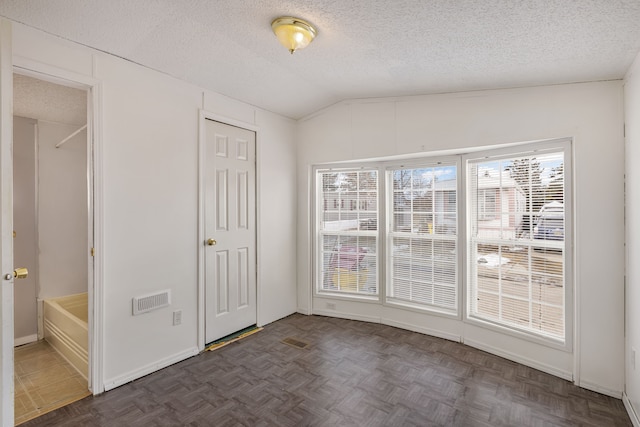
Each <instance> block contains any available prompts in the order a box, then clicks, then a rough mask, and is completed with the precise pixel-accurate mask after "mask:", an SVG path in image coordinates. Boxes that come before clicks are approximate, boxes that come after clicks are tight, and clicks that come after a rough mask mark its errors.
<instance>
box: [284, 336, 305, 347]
mask: <svg viewBox="0 0 640 427" xmlns="http://www.w3.org/2000/svg"><path fill="white" fill-rule="evenodd" d="M282 343H284V344H287V345H290V346H291V347H295V348H301V349H302V348H307V347H308V346H309V343H308V342H304V341H300V340H299V339H296V338H292V337H288V338H285V339H283V340H282Z"/></svg>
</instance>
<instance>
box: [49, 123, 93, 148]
mask: <svg viewBox="0 0 640 427" xmlns="http://www.w3.org/2000/svg"><path fill="white" fill-rule="evenodd" d="M86 128H87V125H84V126H82V127H81V128H80V129H78V130H77V131H75V132H74V133H72V134H71V135H69V136H68V137H66V138H65V139H63V140H62V141H60V142H58V143H57V144H56V148H60V146H62V144H64V143H65V142H67V141H69V140H70V139H71V138H73V137H74V136H76V135H77V134H79V133H80V132H82V131H83V130H85V129H86Z"/></svg>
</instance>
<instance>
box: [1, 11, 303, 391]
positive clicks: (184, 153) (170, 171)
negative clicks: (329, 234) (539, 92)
mask: <svg viewBox="0 0 640 427" xmlns="http://www.w3.org/2000/svg"><path fill="white" fill-rule="evenodd" d="M13 28H14V58H15V60H17V61H21V60H22V61H23V63H29V64H35V66H41V65H42V64H44V65H42V66H43V67H44V68H48V67H54V70H67V71H68V72H69V73H71V74H73V73H75V74H77V75H79V76H88V77H92V78H94V79H96V80H97V81H99V82H100V83H101V86H102V94H103V101H102V105H101V108H102V117H103V122H102V153H103V159H102V168H103V176H102V178H103V186H104V195H103V196H104V198H103V206H104V211H103V213H102V215H103V216H102V218H103V221H104V222H103V227H104V247H103V248H102V250H103V254H102V257H103V259H104V301H103V302H102V307H103V310H104V320H105V336H104V343H103V349H104V369H103V373H104V382H105V384H106V386H107V388H110V387H113V386H117V385H118V384H122V383H123V382H126V381H128V380H131V379H134V378H137V377H139V376H141V375H144V374H146V373H148V372H152V371H154V370H157V369H159V368H161V367H162V366H165V365H166V364H168V363H171V362H174V361H177V360H179V359H181V358H184V357H188V356H189V355H191V354H194V353H195V352H197V345H198V342H197V337H198V333H197V332H198V330H197V326H198V313H197V308H198V300H197V290H198V248H199V243H200V242H199V240H198V228H197V225H198V126H199V124H198V117H199V114H198V112H199V109H200V108H203V107H204V108H206V109H207V110H209V111H212V112H214V113H217V114H219V115H222V116H225V117H229V118H231V119H234V120H242V121H245V122H247V123H249V124H253V125H255V126H258V127H259V129H258V132H257V137H258V176H257V180H258V191H259V194H258V197H259V200H260V201H261V203H260V205H259V206H258V222H259V224H260V227H261V229H260V232H259V233H260V234H259V236H258V237H259V252H258V257H259V262H260V270H259V273H258V286H259V289H258V294H259V301H258V304H259V307H258V313H259V322H260V323H262V324H266V323H269V322H272V321H274V320H277V319H278V318H280V317H283V316H286V315H288V314H291V313H293V312H295V310H296V305H295V292H296V285H295V225H294V224H295V208H296V204H295V198H296V194H295V182H294V181H295V180H294V178H295V154H294V153H295V150H296V148H295V145H294V134H293V131H294V129H295V122H293V121H291V120H288V119H285V118H282V117H279V116H276V115H273V114H270V113H267V112H264V111H262V110H260V109H257V108H254V107H252V106H249V105H246V104H243V103H241V102H238V101H235V100H231V99H229V98H225V97H223V96H221V95H218V94H215V93H211V92H206V91H204V90H202V89H200V88H197V87H194V86H192V85H189V84H187V83H184V82H181V81H179V80H177V79H174V78H171V77H168V76H166V75H163V74H160V73H158V72H155V71H152V70H149V69H146V68H144V67H141V66H138V65H136V64H132V63H129V62H127V61H124V60H121V59H119V58H116V57H113V56H109V55H105V54H103V53H101V52H96V51H93V50H90V49H87V48H85V47H82V46H79V45H75V44H72V43H68V42H65V41H63V40H61V39H58V38H55V37H51V36H48V35H46V34H44V33H41V32H39V31H36V30H33V29H30V28H28V27H25V26H23V25H20V24H16V23H14V25H13ZM32 61H36V62H32ZM212 72H215V70H212ZM203 99H204V101H203ZM272 200H277V201H278V203H273V202H271V201H272ZM274 248H277V250H274ZM98 250H100V248H98ZM276 269H277V271H276ZM164 289H170V290H171V291H172V305H171V306H170V307H168V308H164V309H160V310H156V311H154V312H151V313H147V314H144V315H140V316H135V317H134V316H132V314H131V298H132V297H134V296H137V295H142V294H145V293H148V292H155V291H159V290H164ZM176 309H181V310H182V311H183V315H182V325H180V326H172V323H171V321H172V315H171V312H172V311H173V310H176Z"/></svg>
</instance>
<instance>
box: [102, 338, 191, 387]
mask: <svg viewBox="0 0 640 427" xmlns="http://www.w3.org/2000/svg"><path fill="white" fill-rule="evenodd" d="M198 353H200V351H198V347H196V346H194V347H191V348H189V349H187V350H185V351H182V352H180V353H176V354H174V355H173V356H169V357H165V358H164V359H160V360H158V361H156V362H154V363H150V364H148V365H145V366H143V367H141V368H139V369H134V370H133V371H129V372H127V373H126V374H124V375H120V376H118V377H116V378H113V379H110V380H106V381H105V382H104V390H105V391H109V390H113V389H114V388H116V387H120V386H121V385H124V384H126V383H130V382H131V381H134V380H137V379H138V378H142V377H144V376H145V375H149V374H151V373H153V372H156V371H159V370H160V369H163V368H166V367H167V366H171V365H173V364H174V363H178V362H181V361H183V360H185V359H188V358H190V357H192V356H195V355H197V354H198Z"/></svg>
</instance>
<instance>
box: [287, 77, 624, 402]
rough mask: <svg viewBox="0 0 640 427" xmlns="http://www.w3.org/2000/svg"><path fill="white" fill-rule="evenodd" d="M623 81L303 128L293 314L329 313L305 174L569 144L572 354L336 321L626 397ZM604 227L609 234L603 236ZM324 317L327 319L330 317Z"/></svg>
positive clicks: (357, 116) (459, 101) (407, 321)
mask: <svg viewBox="0 0 640 427" xmlns="http://www.w3.org/2000/svg"><path fill="white" fill-rule="evenodd" d="M622 118H623V98H622V83H621V82H620V81H613V82H602V83H589V84H575V85H559V86H549V87H538V88H525V89H513V90H496V91H482V92H470V93H458V94H444V95H432V96H417V97H407V98H398V99H379V100H364V101H353V102H345V103H342V104H339V105H336V106H333V107H331V108H328V109H327V110H325V111H323V112H320V113H318V114H317V115H316V116H314V117H311V118H309V119H307V120H305V121H303V122H301V123H300V129H299V135H298V141H299V149H298V162H299V167H298V181H299V186H298V188H299V190H298V266H299V268H298V309H299V311H300V312H304V313H308V312H310V311H314V312H318V311H321V310H325V304H326V301H324V300H323V299H322V298H316V299H315V300H314V301H313V302H312V299H311V298H310V291H311V264H310V253H311V246H310V245H311V234H310V228H311V224H310V221H309V218H310V192H309V185H310V184H309V182H310V176H309V171H310V166H311V165H312V164H317V163H321V162H329V161H345V160H353V159H362V158H372V157H381V156H394V155H407V154H411V153H420V152H435V151H446V150H454V151H459V152H464V151H465V149H466V148H469V147H479V146H491V145H497V144H505V143H514V142H522V141H534V140H541V139H551V138H560V137H572V138H573V139H574V145H573V148H574V158H573V160H574V164H573V166H574V190H575V193H574V196H575V197H574V200H575V207H574V213H575V236H576V237H575V242H576V246H575V267H576V271H575V291H576V293H577V301H576V306H577V311H576V315H577V316H578V321H577V323H578V327H579V328H578V330H577V336H576V340H575V346H576V348H575V352H576V353H575V354H576V355H577V357H576V358H575V362H576V363H574V355H573V354H572V353H571V352H569V353H567V352H564V351H549V352H547V353H546V356H545V357H546V358H545V359H543V360H537V356H533V354H535V353H533V352H532V346H531V343H529V342H527V341H521V342H518V341H517V340H515V342H514V340H511V341H510V343H507V342H506V340H505V339H503V338H502V337H501V336H500V334H496V333H494V332H492V331H489V330H482V328H478V327H477V326H475V325H471V324H467V323H462V322H460V321H457V320H455V319H447V318H443V317H437V316H429V315H422V314H417V313H413V312H412V313H408V312H405V313H401V312H399V310H392V309H390V308H388V307H383V308H382V309H380V307H378V306H376V305H372V304H362V303H354V302H349V301H342V300H335V301H334V303H335V307H336V310H335V314H336V315H338V316H344V317H352V318H361V319H364V320H371V321H382V322H385V323H389V324H394V325H396V326H402V327H406V328H409V329H413V330H418V331H422V332H427V333H431V334H434V335H439V336H444V337H447V338H450V339H457V338H459V337H461V336H469V334H472V335H473V336H474V337H475V341H476V342H475V343H474V345H477V346H481V347H483V348H486V349H489V350H491V351H494V352H496V353H499V354H502V355H503V356H506V357H510V358H513V359H515V360H518V361H521V362H523V363H528V364H530V365H532V366H535V367H538V368H540V369H544V370H547V371H549V372H553V373H556V374H558V375H560V376H565V377H569V378H571V376H572V375H575V376H576V382H577V383H578V384H579V385H581V386H584V387H586V388H590V389H593V390H596V391H600V392H603V393H607V394H610V395H613V396H618V397H620V396H621V395H622V391H623V386H624V372H623V346H624V344H623V343H624V336H623V333H624V320H623V309H624V303H623V298H624V285H623V281H624V260H623V258H624V226H623V219H624V216H623V214H624V208H623V206H624V195H623V189H624V186H623V167H624V144H623V135H622ZM605 224H606V227H605V226H604V225H605ZM325 314H327V313H326V310H325Z"/></svg>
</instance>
